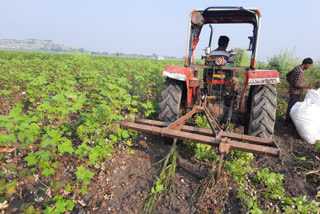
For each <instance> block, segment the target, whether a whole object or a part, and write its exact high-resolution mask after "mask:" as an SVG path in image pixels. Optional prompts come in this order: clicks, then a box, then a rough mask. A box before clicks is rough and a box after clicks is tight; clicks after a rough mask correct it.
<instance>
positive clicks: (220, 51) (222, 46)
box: [210, 36, 233, 64]
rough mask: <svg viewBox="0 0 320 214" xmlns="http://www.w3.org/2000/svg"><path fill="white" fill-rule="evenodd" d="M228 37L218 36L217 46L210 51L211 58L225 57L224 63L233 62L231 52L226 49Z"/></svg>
mask: <svg viewBox="0 0 320 214" xmlns="http://www.w3.org/2000/svg"><path fill="white" fill-rule="evenodd" d="M229 41H230V39H229V37H227V36H220V38H219V41H218V46H219V47H218V48H217V49H215V50H214V51H211V53H210V57H211V58H217V57H223V58H224V59H225V62H226V63H231V64H233V58H232V56H231V54H230V53H229V52H228V51H226V50H227V47H228V44H229Z"/></svg>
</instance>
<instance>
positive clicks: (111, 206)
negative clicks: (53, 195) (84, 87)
mask: <svg viewBox="0 0 320 214" xmlns="http://www.w3.org/2000/svg"><path fill="white" fill-rule="evenodd" d="M274 139H275V140H276V142H277V143H278V145H279V147H280V149H281V152H282V156H281V158H280V159H279V158H272V157H267V156H256V157H255V159H254V160H253V162H252V167H255V168H259V169H262V168H266V167H268V168H269V169H270V171H271V172H276V173H281V174H283V175H284V183H283V186H284V188H285V191H286V196H287V197H299V196H300V195H306V196H307V197H308V198H309V199H310V200H311V199H314V198H315V195H316V194H317V191H316V187H317V185H318V186H319V184H317V183H315V182H314V181H312V178H309V177H307V176H305V175H304V173H305V172H308V171H310V170H312V169H313V168H314V167H316V166H315V165H316V164H317V163H319V159H318V156H319V153H317V152H315V150H314V149H313V147H312V145H309V144H307V143H305V142H303V141H302V140H301V139H300V137H299V135H298V134H297V133H296V130H295V128H294V127H288V126H287V124H286V123H285V122H284V121H277V123H276V127H275V135H274ZM170 148H171V145H170V143H168V140H167V139H164V138H160V137H157V136H150V135H142V134H140V136H139V139H138V140H136V141H135V143H134V145H133V147H132V149H133V150H134V154H127V151H128V150H127V149H123V150H121V149H120V150H119V151H118V153H117V154H116V155H114V157H113V159H112V160H111V161H110V162H109V163H108V171H106V172H105V174H104V176H102V177H101V179H99V180H97V182H95V183H94V184H92V185H91V186H92V187H91V188H89V191H88V192H89V194H88V195H86V200H87V201H92V200H93V199H94V198H97V195H98V194H99V193H100V191H101V189H102V188H104V189H108V192H105V193H103V194H105V195H104V198H103V199H102V201H103V202H102V203H100V204H101V205H100V206H99V207H96V208H95V209H94V208H93V207H87V208H86V210H91V211H93V209H94V212H93V213H143V211H142V207H143V201H144V198H145V196H146V195H147V194H148V193H149V192H150V189H151V187H152V184H153V182H154V180H155V179H156V176H158V175H159V171H160V169H161V167H162V163H160V162H159V161H161V160H162V159H163V158H164V157H165V156H166V155H167V154H168V152H169V150H170ZM298 157H306V161H301V160H299V159H298ZM180 162H182V163H181V164H180V165H181V166H183V168H180V167H178V169H177V176H176V182H175V186H174V187H173V192H172V193H171V194H170V195H168V194H167V195H165V196H163V197H162V198H161V200H160V201H159V202H158V203H157V205H156V207H155V209H154V210H153V213H195V209H196V207H195V204H196V201H195V200H194V199H195V198H193V199H192V196H193V194H194V193H195V191H196V189H197V187H198V185H199V184H201V177H202V178H206V177H208V176H210V174H209V171H210V166H208V165H206V164H202V163H200V162H198V161H195V160H194V159H183V160H180ZM185 168H187V169H190V170H192V172H195V173H196V175H194V174H192V173H190V172H188V171H187V170H186V169H185ZM99 176H100V175H99ZM228 179H229V184H228V185H229V187H228V188H229V192H228V195H229V198H228V202H227V203H226V207H225V209H224V210H225V213H241V212H245V209H243V208H242V206H241V203H240V201H239V199H237V198H236V194H237V191H236V189H237V188H236V183H235V181H234V180H233V179H232V178H228ZM97 186H100V187H97ZM103 194H101V197H102V195H103ZM101 197H100V199H101ZM262 202H264V199H262ZM265 204H268V203H265ZM265 208H266V209H267V207H265Z"/></svg>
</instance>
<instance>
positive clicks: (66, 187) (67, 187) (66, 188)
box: [64, 184, 72, 192]
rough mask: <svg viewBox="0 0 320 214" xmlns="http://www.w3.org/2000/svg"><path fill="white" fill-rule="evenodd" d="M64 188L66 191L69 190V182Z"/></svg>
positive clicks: (70, 188)
mask: <svg viewBox="0 0 320 214" xmlns="http://www.w3.org/2000/svg"><path fill="white" fill-rule="evenodd" d="M64 189H65V190H66V191H68V192H71V190H72V187H71V186H70V185H69V184H67V185H66V186H65V187H64Z"/></svg>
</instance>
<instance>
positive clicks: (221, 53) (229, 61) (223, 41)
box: [203, 36, 234, 83]
mask: <svg viewBox="0 0 320 214" xmlns="http://www.w3.org/2000/svg"><path fill="white" fill-rule="evenodd" d="M228 44H229V37H227V36H220V38H219V40H218V46H219V47H218V48H217V49H215V50H214V51H211V53H210V58H221V57H223V58H224V63H223V65H224V66H226V65H227V66H234V63H233V58H232V55H231V54H230V53H229V52H228V51H226V50H227V47H228ZM224 74H225V77H223V79H224V80H231V79H232V77H233V71H232V70H225V73H224ZM207 76H212V72H211V73H210V71H205V72H204V76H203V81H204V83H206V79H207V78H208V77H207ZM209 78H210V77H209ZM214 80H222V79H221V77H220V78H219V77H214Z"/></svg>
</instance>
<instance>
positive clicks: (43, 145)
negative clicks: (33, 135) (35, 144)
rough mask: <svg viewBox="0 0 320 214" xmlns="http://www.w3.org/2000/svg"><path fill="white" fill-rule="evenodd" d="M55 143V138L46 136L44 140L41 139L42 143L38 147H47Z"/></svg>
mask: <svg viewBox="0 0 320 214" xmlns="http://www.w3.org/2000/svg"><path fill="white" fill-rule="evenodd" d="M55 144H56V140H55V139H50V138H47V139H45V140H44V141H42V143H41V144H40V145H39V147H40V148H48V147H49V146H53V145H55Z"/></svg>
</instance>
